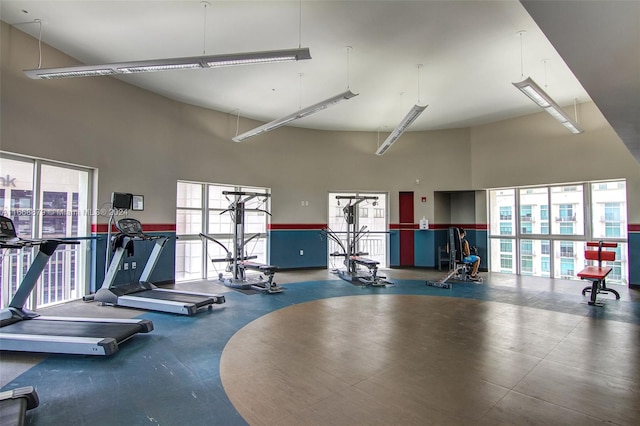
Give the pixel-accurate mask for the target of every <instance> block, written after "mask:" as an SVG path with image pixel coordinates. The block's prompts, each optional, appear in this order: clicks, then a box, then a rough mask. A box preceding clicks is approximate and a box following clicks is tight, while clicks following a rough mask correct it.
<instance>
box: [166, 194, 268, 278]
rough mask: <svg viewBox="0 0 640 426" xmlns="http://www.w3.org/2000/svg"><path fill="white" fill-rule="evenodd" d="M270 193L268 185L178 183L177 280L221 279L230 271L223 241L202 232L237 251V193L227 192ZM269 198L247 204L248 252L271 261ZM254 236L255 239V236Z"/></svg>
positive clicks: (260, 258) (245, 224) (246, 235)
mask: <svg viewBox="0 0 640 426" xmlns="http://www.w3.org/2000/svg"><path fill="white" fill-rule="evenodd" d="M225 191H226V192H231V191H235V192H240V191H242V192H253V193H270V190H269V189H268V188H258V187H246V186H243V187H241V186H233V185H220V184H211V183H198V182H178V187H177V203H176V206H177V209H176V234H177V236H178V241H177V243H176V281H185V280H197V279H207V278H217V277H218V274H220V273H225V272H226V266H227V262H224V261H221V262H218V261H216V262H213V261H212V260H216V259H224V258H225V257H226V256H227V251H226V250H225V249H224V248H223V247H222V246H221V245H219V244H216V243H214V242H212V241H207V244H204V243H203V242H202V239H201V238H200V237H199V234H200V233H203V234H207V235H210V236H211V237H213V238H215V239H216V240H217V241H219V242H220V243H221V244H222V245H224V246H225V247H226V248H227V249H228V250H230V251H233V236H234V222H233V220H232V215H231V212H230V211H229V210H228V209H229V206H230V204H231V203H232V202H233V201H234V196H232V195H225V194H223V192H225ZM265 211H266V212H269V211H270V202H269V198H267V199H266V200H265V199H264V198H262V197H256V198H253V199H251V200H248V201H247V202H246V204H245V221H244V230H245V241H247V240H249V239H250V241H248V243H247V245H246V246H245V249H246V253H245V254H247V255H251V256H257V257H256V258H255V259H252V260H253V261H255V262H258V263H265V264H266V263H267V248H268V244H267V225H268V222H269V215H268V213H265ZM252 237H253V238H252Z"/></svg>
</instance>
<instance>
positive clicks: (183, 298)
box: [127, 290, 215, 307]
mask: <svg viewBox="0 0 640 426" xmlns="http://www.w3.org/2000/svg"><path fill="white" fill-rule="evenodd" d="M127 297H142V298H145V299H158V300H170V301H172V302H180V303H185V304H190V303H192V304H194V305H196V306H198V307H200V306H206V305H209V304H211V303H213V302H214V301H215V299H214V298H213V297H205V296H199V295H196V294H188V293H180V292H173V291H162V290H159V291H158V290H145V291H138V292H136V293H130V294H127Z"/></svg>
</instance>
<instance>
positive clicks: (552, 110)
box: [513, 77, 584, 134]
mask: <svg viewBox="0 0 640 426" xmlns="http://www.w3.org/2000/svg"><path fill="white" fill-rule="evenodd" d="M513 85H514V86H516V87H517V88H518V89H520V91H521V92H522V93H524V94H525V95H527V96H528V97H529V98H530V99H531V100H532V101H533V102H535V103H536V104H538V106H539V107H540V108H542V109H544V110H545V111H547V112H548V113H549V115H551V116H552V117H553V118H555V119H556V120H558V121H559V122H560V123H562V125H563V126H564V127H566V128H567V129H568V130H569V131H570V132H571V133H575V134H577V133H582V132H583V131H584V130H582V129H581V128H580V126H578V124H577V123H576V122H575V121H573V120H572V119H571V118H570V117H569V116H568V115H567V114H565V112H564V111H562V108H560V107H559V106H558V104H557V103H556V102H555V101H554V100H553V99H551V97H550V96H549V95H547V94H546V93H545V91H544V90H542V88H541V87H540V86H538V85H537V84H536V82H535V81H533V80H532V79H531V77H527V79H526V80H522V81H521V82H519V83H513Z"/></svg>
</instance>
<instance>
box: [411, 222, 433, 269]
mask: <svg viewBox="0 0 640 426" xmlns="http://www.w3.org/2000/svg"><path fill="white" fill-rule="evenodd" d="M413 244H414V247H413V252H414V256H415V258H414V261H413V264H414V265H415V266H418V267H425V268H433V267H435V266H436V263H437V257H438V253H437V251H436V250H437V249H436V248H435V231H432V230H428V229H423V230H416V231H415V233H414V237H413Z"/></svg>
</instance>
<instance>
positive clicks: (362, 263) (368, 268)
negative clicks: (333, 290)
mask: <svg viewBox="0 0 640 426" xmlns="http://www.w3.org/2000/svg"><path fill="white" fill-rule="evenodd" d="M336 199H337V200H348V202H347V205H346V206H344V208H343V209H342V211H343V213H344V216H345V220H346V221H347V238H346V241H344V242H343V241H342V239H341V238H340V237H339V236H338V234H337V233H336V232H334V231H332V230H331V229H329V227H327V228H324V229H323V232H324V234H325V235H326V236H327V237H328V238H330V239H331V240H333V241H334V242H335V243H336V244H337V245H338V247H340V249H341V250H342V251H341V252H338V251H336V252H334V253H330V254H329V256H332V257H344V262H343V263H344V266H345V267H346V269H335V270H334V271H333V272H334V273H336V274H338V276H339V277H340V278H342V279H343V280H345V281H349V282H351V283H354V282H356V283H360V284H362V285H363V286H373V287H384V286H387V285H395V284H394V283H392V282H390V281H387V279H386V277H384V276H382V275H378V265H379V264H380V262H378V261H376V260H373V259H369V258H366V257H364V256H366V255H367V254H368V253H365V252H360V251H358V242H359V241H360V240H361V239H362V237H364V236H365V235H367V234H368V233H369V231H367V227H366V226H362V227H361V228H360V229H356V226H357V223H356V208H357V207H358V204H360V203H362V202H363V201H373V202H374V203H375V202H376V200H377V199H378V197H375V196H364V195H337V196H336ZM363 267H364V269H363Z"/></svg>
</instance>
